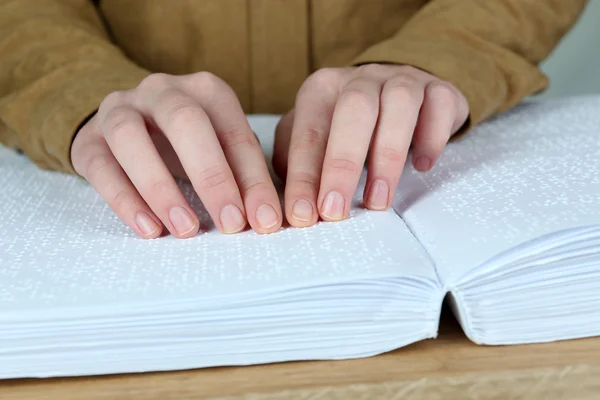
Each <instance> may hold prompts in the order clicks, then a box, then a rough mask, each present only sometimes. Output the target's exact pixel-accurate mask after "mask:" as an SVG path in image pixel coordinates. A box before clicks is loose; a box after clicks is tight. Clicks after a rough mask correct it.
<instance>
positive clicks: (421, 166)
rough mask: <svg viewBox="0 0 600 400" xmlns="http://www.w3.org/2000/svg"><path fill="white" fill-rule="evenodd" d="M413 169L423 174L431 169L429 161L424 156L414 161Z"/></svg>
mask: <svg viewBox="0 0 600 400" xmlns="http://www.w3.org/2000/svg"><path fill="white" fill-rule="evenodd" d="M415 168H416V169H417V171H421V172H425V171H429V168H431V160H430V159H429V158H428V157H425V156H419V157H417V159H416V160H415Z"/></svg>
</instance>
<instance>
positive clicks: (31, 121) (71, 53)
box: [0, 0, 148, 172]
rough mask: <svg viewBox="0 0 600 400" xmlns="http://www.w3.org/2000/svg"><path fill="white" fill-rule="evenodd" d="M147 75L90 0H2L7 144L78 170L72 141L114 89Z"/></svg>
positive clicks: (1, 99) (0, 91)
mask: <svg viewBox="0 0 600 400" xmlns="http://www.w3.org/2000/svg"><path fill="white" fill-rule="evenodd" d="M147 75H148V72H147V71H145V70H143V69H141V68H139V67H137V66H136V65H135V64H133V63H132V62H131V61H129V60H128V59H127V58H126V57H125V55H124V54H123V53H122V52H121V51H120V50H119V49H118V48H117V47H115V46H114V45H113V44H112V43H111V42H110V40H109V37H108V35H107V32H106V31H105V29H104V26H103V23H102V20H101V18H100V16H99V15H98V13H97V11H96V9H95V7H94V6H93V4H92V2H91V1H89V0H26V1H23V0H0V143H2V144H3V145H5V146H9V147H13V148H16V149H20V150H22V151H23V152H24V153H25V154H26V155H27V156H29V157H30V158H31V159H32V160H33V161H34V162H35V163H36V164H37V165H39V166H40V167H42V168H45V169H53V170H60V171H65V172H73V170H72V166H71V162H70V146H71V141H72V138H73V136H74V134H75V133H76V130H77V128H78V127H79V126H80V124H81V123H82V122H83V121H85V120H86V119H87V118H88V117H89V116H90V115H91V114H93V113H94V111H95V110H96V109H97V107H98V105H99V104H100V102H101V101H102V100H103V98H104V97H105V96H106V95H107V94H109V93H111V92H113V91H115V90H124V89H130V88H132V87H135V86H136V85H137V84H138V83H139V81H140V80H141V79H143V78H144V77H145V76H147Z"/></svg>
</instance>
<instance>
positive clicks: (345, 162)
mask: <svg viewBox="0 0 600 400" xmlns="http://www.w3.org/2000/svg"><path fill="white" fill-rule="evenodd" d="M323 167H324V169H331V170H335V171H339V172H344V173H349V174H356V173H359V172H360V171H362V167H363V166H362V165H359V164H358V163H357V162H356V161H354V160H352V159H351V158H350V157H334V158H330V159H329V160H327V161H326V162H325V165H324V166H323Z"/></svg>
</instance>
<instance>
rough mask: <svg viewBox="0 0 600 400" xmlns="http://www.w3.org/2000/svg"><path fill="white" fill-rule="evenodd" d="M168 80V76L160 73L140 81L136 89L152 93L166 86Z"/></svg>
mask: <svg viewBox="0 0 600 400" xmlns="http://www.w3.org/2000/svg"><path fill="white" fill-rule="evenodd" d="M170 78H171V77H170V75H168V74H165V73H161V72H159V73H156V74H151V75H148V76H147V77H145V78H144V79H142V81H141V82H140V84H139V85H138V88H140V89H141V90H144V91H146V90H148V91H154V90H156V89H158V88H161V87H164V86H166V85H168V83H169V80H170Z"/></svg>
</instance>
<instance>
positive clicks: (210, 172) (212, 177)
mask: <svg viewBox="0 0 600 400" xmlns="http://www.w3.org/2000/svg"><path fill="white" fill-rule="evenodd" d="M230 182H231V174H229V173H227V171H226V170H225V169H223V168H222V167H218V166H214V167H208V168H206V169H204V170H203V171H201V172H200V173H199V174H198V184H199V185H200V188H202V189H215V188H218V187H223V186H226V185H228V184H229V183H230Z"/></svg>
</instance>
